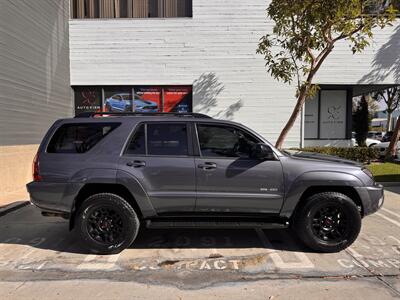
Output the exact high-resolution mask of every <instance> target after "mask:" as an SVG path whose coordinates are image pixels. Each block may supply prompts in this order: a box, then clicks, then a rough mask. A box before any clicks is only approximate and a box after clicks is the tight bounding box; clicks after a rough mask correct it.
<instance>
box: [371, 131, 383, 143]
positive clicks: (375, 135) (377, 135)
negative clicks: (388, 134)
mask: <svg viewBox="0 0 400 300" xmlns="http://www.w3.org/2000/svg"><path fill="white" fill-rule="evenodd" d="M368 138H370V139H375V140H379V141H381V140H382V138H383V132H381V131H370V132H368Z"/></svg>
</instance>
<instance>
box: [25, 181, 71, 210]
mask: <svg viewBox="0 0 400 300" xmlns="http://www.w3.org/2000/svg"><path fill="white" fill-rule="evenodd" d="M26 189H27V190H28V193H29V196H30V200H31V202H32V203H33V204H34V205H35V206H37V207H39V208H40V209H41V210H42V211H49V212H62V213H69V212H70V211H71V206H72V203H71V201H69V200H68V198H69V197H64V195H65V194H66V193H67V194H69V193H68V184H65V183H53V182H36V181H32V182H30V183H28V184H27V185H26Z"/></svg>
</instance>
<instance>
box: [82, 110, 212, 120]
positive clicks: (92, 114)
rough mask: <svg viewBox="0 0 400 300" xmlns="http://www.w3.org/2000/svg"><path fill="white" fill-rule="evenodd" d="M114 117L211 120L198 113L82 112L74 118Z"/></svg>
mask: <svg viewBox="0 0 400 300" xmlns="http://www.w3.org/2000/svg"><path fill="white" fill-rule="evenodd" d="M103 115H104V116H114V117H126V116H133V117H135V116H139V117H140V116H156V117H158V116H168V117H171V116H174V117H192V118H199V119H212V118H211V117H210V116H207V115H205V114H199V113H136V112H123V113H116V112H107V111H104V112H83V113H80V114H77V115H76V116H75V118H94V117H96V116H103Z"/></svg>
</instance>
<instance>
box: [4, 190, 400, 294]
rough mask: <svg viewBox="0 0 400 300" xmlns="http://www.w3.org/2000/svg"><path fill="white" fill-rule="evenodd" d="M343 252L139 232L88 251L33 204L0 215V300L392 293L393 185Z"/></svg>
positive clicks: (281, 241)
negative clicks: (129, 240)
mask: <svg viewBox="0 0 400 300" xmlns="http://www.w3.org/2000/svg"><path fill="white" fill-rule="evenodd" d="M385 198H386V200H385V204H384V206H383V208H382V209H381V210H380V211H379V212H378V213H375V214H374V215H371V216H368V217H366V218H365V219H363V227H362V232H361V234H360V236H359V238H358V239H357V241H356V242H355V243H354V244H353V245H352V246H351V247H349V248H348V249H346V250H344V251H342V252H340V253H333V254H322V253H314V252H312V251H310V250H309V249H307V248H305V247H304V246H302V245H301V243H300V242H299V241H298V240H297V238H296V236H294V235H293V234H292V233H291V231H289V230H261V229H252V230H248V229H246V230H182V229H180V230H178V229H176V230H171V229H168V230H141V232H140V234H139V237H138V239H137V241H136V242H135V243H134V244H133V245H132V246H131V247H130V248H129V249H127V250H125V251H123V252H122V253H120V254H118V255H109V256H101V255H92V254H89V253H87V252H86V251H85V250H84V249H83V248H82V247H80V246H79V244H78V242H77V239H76V234H75V232H69V230H68V222H67V221H64V220H62V219H59V218H49V217H42V216H41V215H40V211H39V210H38V209H37V208H35V207H34V206H32V205H28V206H25V207H22V208H20V209H18V210H15V211H13V212H10V213H8V214H7V215H4V216H2V217H1V218H0V228H1V231H0V295H2V296H0V298H2V297H5V298H6V299H8V298H10V299H11V298H18V299H44V298H56V297H57V298H59V299H89V298H90V297H94V296H96V297H101V298H103V299H117V298H120V299H131V298H137V299H155V298H161V299H189V298H192V299H205V298H206V299H243V298H249V299H290V298H291V299H298V298H302V299H303V298H309V299H325V298H326V299H345V298H350V297H351V298H353V299H377V298H379V299H392V298H396V297H399V298H400V187H387V188H386V192H385Z"/></svg>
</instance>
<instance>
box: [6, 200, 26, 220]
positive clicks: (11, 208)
mask: <svg viewBox="0 0 400 300" xmlns="http://www.w3.org/2000/svg"><path fill="white" fill-rule="evenodd" d="M29 203H30V202H29V201H17V202H14V203H11V204H8V205H5V206H1V207H0V217H2V216H5V215H6V214H8V213H10V212H13V211H15V210H17V209H20V208H22V207H24V206H26V205H29Z"/></svg>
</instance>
